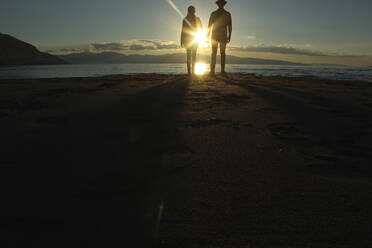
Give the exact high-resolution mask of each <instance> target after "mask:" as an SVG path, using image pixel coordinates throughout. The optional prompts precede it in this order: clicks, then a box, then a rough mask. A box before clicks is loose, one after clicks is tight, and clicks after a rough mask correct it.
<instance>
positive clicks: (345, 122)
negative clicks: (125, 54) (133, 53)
mask: <svg viewBox="0 0 372 248" xmlns="http://www.w3.org/2000/svg"><path fill="white" fill-rule="evenodd" d="M371 113H372V84H368V83H362V82H335V81H324V80H317V79H311V78H302V79H301V78H298V79H291V78H283V77H260V76H253V75H240V74H232V75H230V76H229V78H224V77H221V76H217V78H210V77H208V76H198V77H194V78H192V79H190V78H188V77H187V76H185V75H157V74H150V75H137V76H126V75H118V76H107V77H99V78H66V79H63V78H61V79H13V80H0V128H1V139H0V143H1V151H0V165H1V167H0V170H1V172H0V176H1V196H2V199H1V233H2V234H1V236H2V237H1V239H2V242H3V243H4V244H7V245H5V246H4V247H141V246H146V247H155V246H156V247H307V248H309V247H316V248H319V247H363V248H365V247H371V246H372V235H371V233H372V167H371V165H372V115H371ZM129 244H131V245H129Z"/></svg>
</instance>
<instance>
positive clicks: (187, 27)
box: [181, 6, 202, 75]
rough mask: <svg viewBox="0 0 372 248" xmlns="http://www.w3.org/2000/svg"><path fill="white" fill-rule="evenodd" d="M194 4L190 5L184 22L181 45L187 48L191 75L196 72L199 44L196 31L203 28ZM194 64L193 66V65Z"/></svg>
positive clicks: (188, 67)
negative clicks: (196, 40)
mask: <svg viewBox="0 0 372 248" xmlns="http://www.w3.org/2000/svg"><path fill="white" fill-rule="evenodd" d="M195 13H196V10H195V7H194V6H190V7H189V8H188V10H187V16H186V17H185V19H184V20H183V23H182V32H181V47H183V48H186V53H187V73H188V74H189V75H191V74H194V73H195V64H196V53H197V50H198V46H199V44H198V43H197V42H195V37H194V35H193V34H194V33H196V32H197V31H198V29H199V28H202V23H201V21H200V18H199V17H197V16H196V14H195ZM191 65H192V66H191Z"/></svg>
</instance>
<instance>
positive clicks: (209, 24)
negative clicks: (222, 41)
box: [207, 14, 214, 38]
mask: <svg viewBox="0 0 372 248" xmlns="http://www.w3.org/2000/svg"><path fill="white" fill-rule="evenodd" d="M213 24H214V17H213V14H211V17H210V18H209V23H208V34H207V36H208V38H209V37H210V36H211V29H212V26H213Z"/></svg>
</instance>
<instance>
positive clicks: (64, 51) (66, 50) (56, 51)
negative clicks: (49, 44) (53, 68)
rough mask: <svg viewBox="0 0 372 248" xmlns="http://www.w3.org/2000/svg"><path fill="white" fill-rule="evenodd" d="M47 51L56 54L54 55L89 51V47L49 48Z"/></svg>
mask: <svg viewBox="0 0 372 248" xmlns="http://www.w3.org/2000/svg"><path fill="white" fill-rule="evenodd" d="M46 52H47V53H50V54H54V55H62V54H71V53H82V52H88V49H81V48H60V49H52V50H47V51H46Z"/></svg>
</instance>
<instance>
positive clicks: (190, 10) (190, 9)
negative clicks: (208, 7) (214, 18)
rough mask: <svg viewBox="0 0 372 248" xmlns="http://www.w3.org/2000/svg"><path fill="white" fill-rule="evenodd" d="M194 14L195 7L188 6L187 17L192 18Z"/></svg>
mask: <svg viewBox="0 0 372 248" xmlns="http://www.w3.org/2000/svg"><path fill="white" fill-rule="evenodd" d="M195 13H196V10H195V7H194V6H190V7H189V8H188V9H187V16H194V15H195Z"/></svg>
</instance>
